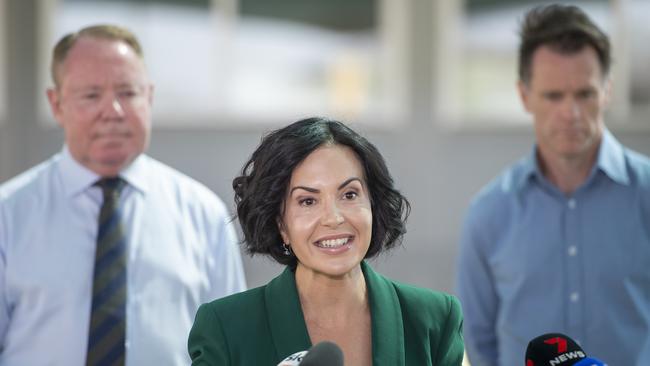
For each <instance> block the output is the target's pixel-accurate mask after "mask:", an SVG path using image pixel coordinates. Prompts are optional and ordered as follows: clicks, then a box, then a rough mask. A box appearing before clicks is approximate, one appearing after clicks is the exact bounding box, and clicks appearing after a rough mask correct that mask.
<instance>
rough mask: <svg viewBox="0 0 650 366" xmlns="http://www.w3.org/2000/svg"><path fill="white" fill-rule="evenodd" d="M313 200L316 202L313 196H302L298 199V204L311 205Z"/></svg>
mask: <svg viewBox="0 0 650 366" xmlns="http://www.w3.org/2000/svg"><path fill="white" fill-rule="evenodd" d="M315 202H316V200H314V199H313V198H303V199H301V200H299V201H298V203H299V204H300V206H311V205H313V204H314V203H315Z"/></svg>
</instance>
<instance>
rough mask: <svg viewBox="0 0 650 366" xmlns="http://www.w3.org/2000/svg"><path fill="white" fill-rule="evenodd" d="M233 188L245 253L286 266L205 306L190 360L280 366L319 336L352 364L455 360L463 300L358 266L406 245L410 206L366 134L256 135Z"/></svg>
mask: <svg viewBox="0 0 650 366" xmlns="http://www.w3.org/2000/svg"><path fill="white" fill-rule="evenodd" d="M233 187H234V189H235V201H236V203H237V216H238V219H239V222H240V224H241V226H242V231H243V233H244V241H245V245H246V248H247V250H248V252H249V253H251V254H255V253H262V254H266V255H269V256H271V257H273V258H274V259H275V260H276V261H278V262H279V263H282V264H285V265H286V266H287V268H286V269H285V270H284V272H283V273H282V274H280V275H279V276H278V277H276V278H274V279H273V280H272V281H271V282H269V283H268V284H267V285H266V286H262V287H259V288H256V289H252V290H249V291H246V292H243V293H240V294H236V295H232V296H229V297H226V298H223V299H219V300H216V301H213V302H212V303H209V304H204V305H202V306H201V308H200V309H199V311H198V312H197V315H196V319H195V321H194V326H193V327H192V331H191V333H190V337H189V352H190V356H191V358H192V364H193V365H255V366H265V365H270V366H275V365H277V364H278V362H280V361H282V360H283V359H284V358H285V357H287V356H289V355H291V354H293V353H295V352H298V351H303V350H306V349H308V348H310V347H311V345H312V344H316V343H318V342H321V341H324V340H328V341H333V342H334V343H336V344H337V345H339V346H340V347H341V349H342V351H343V355H344V359H345V365H347V366H358V365H359V366H368V365H375V366H379V365H385V366H399V365H413V366H426V365H440V366H456V365H461V363H462V358H463V340H462V334H461V325H462V315H461V312H460V306H459V304H458V301H457V300H456V299H455V298H454V297H452V296H451V295H447V294H443V293H438V292H434V291H431V290H426V289H421V288H417V287H413V286H409V285H404V284H400V283H398V282H395V281H392V280H389V279H387V278H385V277H383V276H381V275H379V274H377V273H376V272H374V271H373V270H372V268H370V266H369V265H368V264H367V263H366V262H365V260H364V259H366V258H371V257H374V256H375V255H377V254H378V253H380V252H382V251H384V250H387V249H390V248H392V247H394V246H396V245H397V244H399V243H400V242H401V238H402V236H403V234H404V232H405V227H404V223H405V221H406V217H407V216H408V213H409V209H410V206H409V204H408V201H407V200H406V199H405V198H404V197H403V196H402V195H401V194H400V193H399V192H398V191H397V190H396V189H395V188H394V186H393V180H392V178H391V176H390V174H389V172H388V169H387V167H386V164H385V162H384V160H383V158H382V156H381V154H380V153H379V151H378V150H377V149H376V148H375V147H374V146H373V145H372V144H371V143H370V142H368V141H367V140H366V139H365V138H363V137H362V136H360V135H359V134H357V133H356V132H354V131H353V130H351V129H350V128H348V127H347V126H345V125H344V124H342V123H340V122H337V121H331V120H327V119H322V118H310V119H306V120H301V121H298V122H296V123H293V124H291V125H289V126H287V127H285V128H282V129H279V130H276V131H274V132H272V133H271V134H269V135H267V136H266V137H265V138H264V139H263V140H262V142H261V144H260V146H259V147H258V148H257V150H256V151H255V152H254V153H253V155H252V157H251V159H250V160H249V161H248V162H247V163H246V165H245V166H244V168H243V170H242V175H241V176H239V177H237V178H235V180H234V181H233Z"/></svg>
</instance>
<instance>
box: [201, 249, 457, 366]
mask: <svg viewBox="0 0 650 366" xmlns="http://www.w3.org/2000/svg"><path fill="white" fill-rule="evenodd" d="M361 267H362V270H363V274H364V277H365V279H366V286H367V289H368V299H369V303H370V315H371V319H372V320H371V321H372V359H373V365H374V366H402V365H408V366H411V365H412V366H426V365H438V366H460V365H461V363H462V360H463V337H462V334H461V325H462V322H463V321H462V314H461V310H460V305H459V303H458V300H457V299H456V298H455V297H453V296H451V295H447V294H443V293H439V292H434V291H431V290H426V289H422V288H417V287H413V286H408V285H404V284H400V283H397V282H395V281H392V280H389V279H387V278H385V277H383V276H381V275H379V274H378V273H376V272H375V271H373V270H372V268H370V266H369V265H368V264H366V263H365V262H362V263H361ZM188 346H189V352H190V357H191V358H192V365H215V366H216V365H219V366H221V365H233V366H234V365H246V366H248V365H250V366H275V365H277V364H278V363H279V362H280V361H282V360H283V359H284V358H285V357H287V356H289V355H291V354H293V353H295V352H298V351H303V350H307V349H309V348H310V347H311V341H310V340H309V334H308V332H307V326H306V325H305V320H304V317H303V313H302V309H301V307H300V301H299V299H298V291H297V289H296V281H295V273H294V272H293V271H291V270H290V269H288V268H287V269H285V271H284V272H283V273H282V274H280V275H279V276H278V277H276V278H274V279H273V280H272V281H271V282H269V283H268V284H267V285H266V286H262V287H258V288H255V289H252V290H248V291H245V292H242V293H239V294H235V295H231V296H228V297H225V298H222V299H219V300H215V301H213V302H211V303H208V304H203V305H202V306H201V307H200V308H199V310H198V312H197V314H196V319H195V320H194V325H193V326H192V330H191V332H190V337H189V342H188Z"/></svg>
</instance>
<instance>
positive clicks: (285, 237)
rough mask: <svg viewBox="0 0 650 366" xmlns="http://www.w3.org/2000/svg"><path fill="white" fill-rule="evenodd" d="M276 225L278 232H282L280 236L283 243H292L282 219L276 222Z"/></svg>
mask: <svg viewBox="0 0 650 366" xmlns="http://www.w3.org/2000/svg"><path fill="white" fill-rule="evenodd" d="M276 224H277V225H278V231H280V236H282V243H284V244H289V243H291V240H290V239H289V233H287V230H286V229H285V225H284V222H282V220H281V219H280V218H278V219H277V220H276Z"/></svg>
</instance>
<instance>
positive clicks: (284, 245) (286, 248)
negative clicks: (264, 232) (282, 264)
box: [282, 243, 291, 256]
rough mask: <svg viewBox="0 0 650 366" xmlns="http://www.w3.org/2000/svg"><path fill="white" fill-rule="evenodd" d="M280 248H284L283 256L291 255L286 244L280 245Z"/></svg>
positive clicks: (289, 248)
mask: <svg viewBox="0 0 650 366" xmlns="http://www.w3.org/2000/svg"><path fill="white" fill-rule="evenodd" d="M282 248H284V255H286V256H290V255H291V247H290V246H289V245H288V244H287V243H282Z"/></svg>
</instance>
